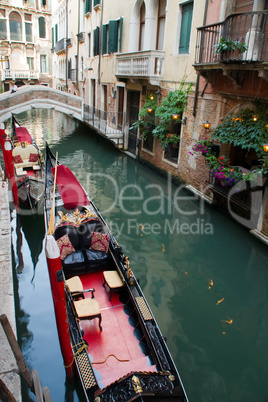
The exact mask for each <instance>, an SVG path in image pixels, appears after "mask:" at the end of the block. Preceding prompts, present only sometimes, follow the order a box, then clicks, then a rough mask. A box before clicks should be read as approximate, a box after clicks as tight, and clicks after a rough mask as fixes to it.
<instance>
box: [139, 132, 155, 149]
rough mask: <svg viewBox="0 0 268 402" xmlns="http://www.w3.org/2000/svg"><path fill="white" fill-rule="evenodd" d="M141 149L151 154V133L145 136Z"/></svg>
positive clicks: (152, 143) (152, 138) (152, 147)
mask: <svg viewBox="0 0 268 402" xmlns="http://www.w3.org/2000/svg"><path fill="white" fill-rule="evenodd" d="M142 146H143V148H144V149H147V151H150V152H153V149H154V137H153V134H152V133H149V134H148V135H147V138H146V140H143V145H142Z"/></svg>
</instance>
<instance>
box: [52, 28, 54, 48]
mask: <svg viewBox="0 0 268 402" xmlns="http://www.w3.org/2000/svg"><path fill="white" fill-rule="evenodd" d="M52 49H54V28H53V27H52Z"/></svg>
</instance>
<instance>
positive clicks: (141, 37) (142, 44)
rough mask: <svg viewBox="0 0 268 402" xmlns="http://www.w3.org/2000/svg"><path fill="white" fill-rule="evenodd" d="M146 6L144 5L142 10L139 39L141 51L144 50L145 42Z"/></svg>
mask: <svg viewBox="0 0 268 402" xmlns="http://www.w3.org/2000/svg"><path fill="white" fill-rule="evenodd" d="M144 34H145V4H144V2H143V3H142V6H141V8H140V38H139V50H144V42H145V37H144Z"/></svg>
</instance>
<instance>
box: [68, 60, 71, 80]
mask: <svg viewBox="0 0 268 402" xmlns="http://www.w3.org/2000/svg"><path fill="white" fill-rule="evenodd" d="M71 71H72V59H69V60H68V79H69V80H70V79H71V74H72V73H71Z"/></svg>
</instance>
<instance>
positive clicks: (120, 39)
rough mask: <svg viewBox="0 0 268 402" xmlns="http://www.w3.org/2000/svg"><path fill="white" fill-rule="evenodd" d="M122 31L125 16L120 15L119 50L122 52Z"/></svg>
mask: <svg viewBox="0 0 268 402" xmlns="http://www.w3.org/2000/svg"><path fill="white" fill-rule="evenodd" d="M122 33H123V18H122V17H120V33H119V35H120V38H119V49H118V51H119V52H121V45H122Z"/></svg>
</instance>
